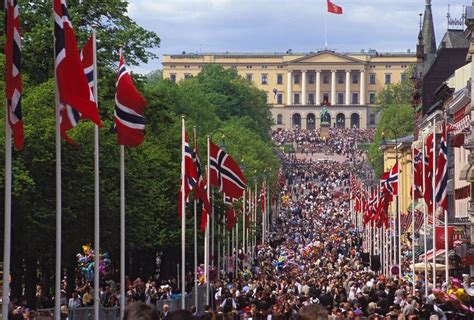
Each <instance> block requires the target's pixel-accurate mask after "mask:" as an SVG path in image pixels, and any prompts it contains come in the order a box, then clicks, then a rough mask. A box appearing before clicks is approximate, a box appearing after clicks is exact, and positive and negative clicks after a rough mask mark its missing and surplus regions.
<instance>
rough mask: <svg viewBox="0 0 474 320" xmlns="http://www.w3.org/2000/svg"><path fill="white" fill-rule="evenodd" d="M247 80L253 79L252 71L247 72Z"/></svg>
mask: <svg viewBox="0 0 474 320" xmlns="http://www.w3.org/2000/svg"><path fill="white" fill-rule="evenodd" d="M247 80H248V81H252V74H251V73H247Z"/></svg>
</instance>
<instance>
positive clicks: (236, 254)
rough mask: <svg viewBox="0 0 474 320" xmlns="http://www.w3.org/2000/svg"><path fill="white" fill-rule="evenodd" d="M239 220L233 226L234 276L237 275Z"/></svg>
mask: <svg viewBox="0 0 474 320" xmlns="http://www.w3.org/2000/svg"><path fill="white" fill-rule="evenodd" d="M238 258H239V218H237V224H236V226H235V274H236V275H237V267H238V266H239V261H238Z"/></svg>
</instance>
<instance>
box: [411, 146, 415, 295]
mask: <svg viewBox="0 0 474 320" xmlns="http://www.w3.org/2000/svg"><path fill="white" fill-rule="evenodd" d="M411 182H412V183H411V222H412V224H413V225H412V228H411V230H412V234H411V263H412V272H413V295H415V149H413V145H412V147H411Z"/></svg>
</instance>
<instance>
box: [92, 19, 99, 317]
mask: <svg viewBox="0 0 474 320" xmlns="http://www.w3.org/2000/svg"><path fill="white" fill-rule="evenodd" d="M92 52H93V64H94V66H93V68H94V71H93V77H94V86H93V92H92V93H93V94H94V100H95V102H96V103H97V106H98V105H99V100H98V86H97V41H96V26H95V25H92ZM99 188H100V187H99V126H98V125H95V126H94V319H96V320H99V308H100V299H99V285H100V268H99V267H100V207H99V204H100V202H99V201H100V189H99Z"/></svg>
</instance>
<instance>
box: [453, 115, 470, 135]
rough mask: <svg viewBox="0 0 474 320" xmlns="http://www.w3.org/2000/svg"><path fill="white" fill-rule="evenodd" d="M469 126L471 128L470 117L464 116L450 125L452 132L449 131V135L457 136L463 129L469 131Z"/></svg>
mask: <svg viewBox="0 0 474 320" xmlns="http://www.w3.org/2000/svg"><path fill="white" fill-rule="evenodd" d="M470 126H471V116H470V115H466V116H464V118H462V119H461V120H460V121H458V122H456V123H455V124H453V125H452V128H453V130H452V131H451V134H453V135H457V134H459V133H461V132H462V131H463V130H464V129H469V128H470Z"/></svg>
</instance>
